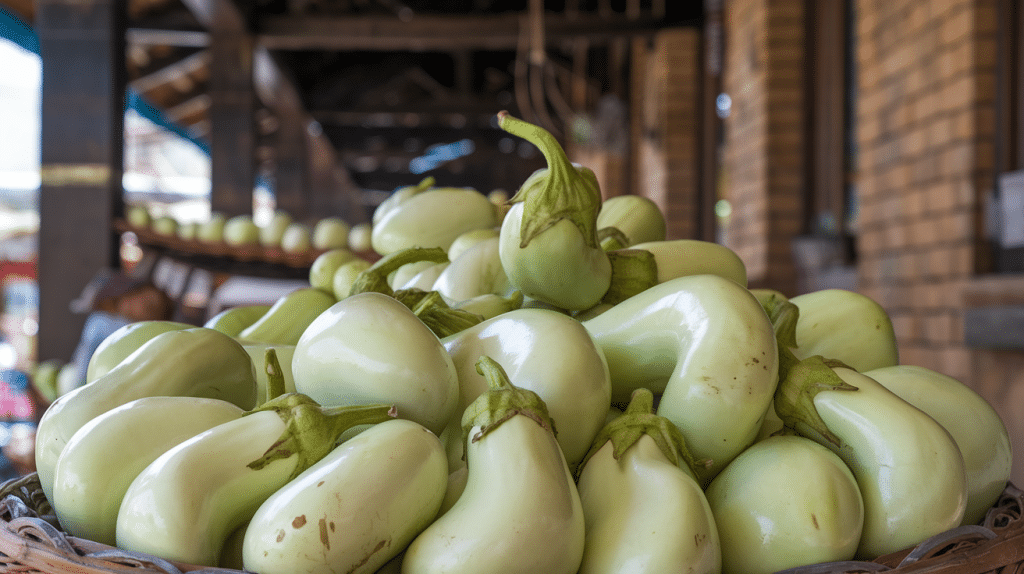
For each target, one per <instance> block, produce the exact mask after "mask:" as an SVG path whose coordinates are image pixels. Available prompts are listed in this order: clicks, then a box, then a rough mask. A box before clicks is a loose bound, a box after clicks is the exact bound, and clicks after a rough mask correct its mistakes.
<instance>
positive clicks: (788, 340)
mask: <svg viewBox="0 0 1024 574" xmlns="http://www.w3.org/2000/svg"><path fill="white" fill-rule="evenodd" d="M750 292H751V293H753V295H754V297H755V298H756V299H757V302H758V303H760V304H761V308H763V309H764V312H765V313H767V314H768V319H770V320H771V322H772V327H774V329H775V339H776V340H777V341H778V342H779V349H783V348H786V349H792V348H795V347H796V323H797V320H799V318H800V308H799V307H797V306H796V305H794V304H793V303H791V302H790V301H789V299H787V298H786V296H785V295H783V294H782V293H780V292H778V291H775V290H773V289H751V291H750Z"/></svg>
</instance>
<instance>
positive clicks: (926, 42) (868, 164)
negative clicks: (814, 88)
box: [857, 0, 996, 378]
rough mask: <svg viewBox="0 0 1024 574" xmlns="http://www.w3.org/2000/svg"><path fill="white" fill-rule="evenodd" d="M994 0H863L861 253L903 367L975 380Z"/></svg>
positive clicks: (865, 286) (864, 279) (870, 290)
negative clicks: (974, 293) (970, 293)
mask: <svg viewBox="0 0 1024 574" xmlns="http://www.w3.org/2000/svg"><path fill="white" fill-rule="evenodd" d="M993 4H994V2H989V1H987V0H984V1H971V0H929V1H919V0H886V1H884V2H882V1H875V0H861V1H859V2H858V4H857V9H858V15H859V16H860V17H859V18H858V23H857V38H858V50H857V62H858V66H859V68H860V73H859V82H858V91H859V99H858V107H857V125H858V132H857V141H858V144H859V148H860V155H859V158H858V165H857V171H858V196H859V199H860V216H859V234H858V256H859V258H860V259H859V272H860V285H861V289H862V291H863V292H864V293H865V294H867V295H869V296H871V297H873V298H874V299H876V300H877V301H879V302H880V303H882V304H883V305H884V306H885V307H886V309H888V310H889V312H890V314H891V316H892V318H893V323H894V324H895V327H896V334H897V336H898V337H899V341H900V352H901V355H902V359H903V361H904V362H907V363H912V364H917V365H922V366H926V367H930V368H934V369H937V370H940V371H943V372H945V373H947V374H950V375H952V376H957V377H960V378H969V377H970V375H971V372H972V370H973V369H972V364H971V357H970V353H969V351H968V350H967V349H966V348H965V347H964V345H963V328H962V326H963V312H962V304H961V302H960V297H959V293H960V290H961V287H962V284H963V282H964V281H966V280H968V279H970V278H971V277H972V276H973V275H974V273H975V270H976V265H975V250H976V249H977V246H978V245H979V233H980V231H979V225H978V222H979V220H980V209H981V207H980V206H981V203H980V199H979V198H980V197H981V196H982V194H983V192H984V191H985V190H987V189H988V187H989V186H990V185H991V170H992V167H993V161H994V150H993V142H994V116H993V114H994V111H993V109H994V106H993V104H994V99H995V73H994V67H995V42H996V37H995V36H996V20H995V11H994V8H993Z"/></svg>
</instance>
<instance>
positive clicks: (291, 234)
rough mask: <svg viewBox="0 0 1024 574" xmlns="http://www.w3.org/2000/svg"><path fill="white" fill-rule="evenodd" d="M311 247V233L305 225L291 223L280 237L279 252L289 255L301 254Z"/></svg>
mask: <svg viewBox="0 0 1024 574" xmlns="http://www.w3.org/2000/svg"><path fill="white" fill-rule="evenodd" d="M312 246H313V231H312V230H311V229H310V228H309V226H308V225H306V224H305V223H298V222H292V223H291V224H289V225H288V227H286V228H285V230H284V235H282V236H281V250H282V251H284V252H285V253H288V254H290V255H296V254H303V253H305V252H307V251H309V248H310V247H312Z"/></svg>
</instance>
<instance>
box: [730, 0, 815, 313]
mask: <svg viewBox="0 0 1024 574" xmlns="http://www.w3.org/2000/svg"><path fill="white" fill-rule="evenodd" d="M724 17H725V27H726V30H727V32H726V46H727V48H726V63H725V77H724V88H725V91H726V93H728V94H729V95H730V97H731V98H732V102H733V103H732V110H731V113H730V115H729V117H728V118H727V119H726V121H725V137H726V148H725V153H724V158H723V172H724V191H723V194H724V197H725V198H726V199H728V200H729V202H730V203H731V205H732V214H731V216H730V218H729V220H728V221H727V222H726V223H725V224H724V226H723V229H722V237H723V242H724V243H725V244H726V245H728V246H729V247H731V248H733V249H734V250H735V251H736V252H737V253H738V254H739V255H740V257H741V258H742V259H743V261H744V263H745V264H746V265H747V274H748V277H749V278H750V283H751V286H753V287H771V288H774V289H779V290H781V291H783V292H785V293H793V292H794V290H795V287H796V279H795V269H794V263H793V257H792V251H791V245H792V238H793V237H794V236H795V235H797V234H798V233H799V232H800V230H801V222H802V218H803V214H802V210H803V205H802V189H803V169H804V167H803V161H804V160H803V149H804V93H803V69H804V18H803V0H735V1H730V2H726V3H725V15H724Z"/></svg>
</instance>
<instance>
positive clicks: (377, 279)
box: [349, 247, 448, 297]
mask: <svg viewBox="0 0 1024 574" xmlns="http://www.w3.org/2000/svg"><path fill="white" fill-rule="evenodd" d="M419 261H430V262H432V263H446V262H447V261H448V253H446V252H445V250H444V249H441V248H440V247H409V248H408V249H402V250H401V251H396V252H394V253H389V254H388V255H385V256H384V257H381V258H380V259H379V260H378V261H377V262H376V263H374V264H373V265H371V266H370V267H369V268H368V269H366V270H365V271H363V272H362V273H360V274H359V275H358V276H357V277H356V280H355V282H354V283H353V284H352V289H350V290H349V296H350V297H351V296H352V295H356V294H358V293H366V292H374V293H383V294H385V295H394V290H392V289H391V286H390V285H388V275H391V274H392V273H394V272H395V271H397V270H398V268H399V267H401V266H403V265H406V264H408V263H417V262H419Z"/></svg>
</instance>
